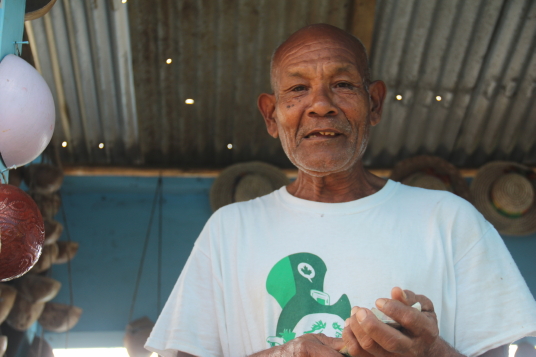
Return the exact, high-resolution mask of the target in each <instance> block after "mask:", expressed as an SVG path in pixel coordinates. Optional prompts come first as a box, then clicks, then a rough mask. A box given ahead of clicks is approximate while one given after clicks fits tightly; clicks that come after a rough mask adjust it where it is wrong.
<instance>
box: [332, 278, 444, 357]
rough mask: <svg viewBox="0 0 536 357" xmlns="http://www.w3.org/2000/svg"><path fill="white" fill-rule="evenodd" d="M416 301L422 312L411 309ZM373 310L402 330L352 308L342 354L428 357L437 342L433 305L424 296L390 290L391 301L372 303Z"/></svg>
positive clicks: (384, 300) (361, 309)
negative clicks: (374, 304) (379, 312)
mask: <svg viewBox="0 0 536 357" xmlns="http://www.w3.org/2000/svg"><path fill="white" fill-rule="evenodd" d="M416 302H419V303H420V304H421V307H422V311H418V310H417V309H414V308H412V307H411V306H412V305H413V304H415V303H416ZM376 306H377V308H378V309H379V310H380V311H382V312H383V313H384V314H386V315H387V316H389V317H391V318H392V319H393V320H395V321H397V322H398V323H399V324H400V325H401V326H402V327H401V328H400V330H397V329H395V328H393V327H391V326H388V325H386V324H385V323H383V322H381V321H380V320H378V319H377V318H376V316H375V315H374V314H373V313H372V312H371V311H370V310H369V309H365V308H361V307H357V306H356V307H354V308H352V316H351V317H350V318H348V319H347V320H346V326H345V328H344V331H343V334H342V338H343V341H344V344H345V348H343V350H342V352H344V353H345V354H347V355H350V356H353V357H369V356H375V357H391V356H404V357H428V356H431V355H433V353H432V352H433V349H434V348H436V345H437V343H438V342H439V341H440V339H439V329H438V327H437V317H436V314H435V312H434V305H433V304H432V302H431V301H430V299H428V298H427V297H426V296H424V295H416V294H414V293H413V292H412V291H409V290H405V291H404V290H402V289H400V288H393V290H392V291H391V299H378V300H376Z"/></svg>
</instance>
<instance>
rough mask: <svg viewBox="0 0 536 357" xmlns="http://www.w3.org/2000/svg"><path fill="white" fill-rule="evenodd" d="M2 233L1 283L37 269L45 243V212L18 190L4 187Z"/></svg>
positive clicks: (1, 188) (0, 206) (1, 189)
mask: <svg viewBox="0 0 536 357" xmlns="http://www.w3.org/2000/svg"><path fill="white" fill-rule="evenodd" d="M0 231H1V233H0V234H1V236H0V240H1V243H2V246H1V249H0V281H7V280H11V279H14V278H17V277H19V276H21V275H23V274H25V273H26V272H27V271H28V270H30V269H31V268H32V267H33V266H34V264H35V263H36V262H37V260H38V259H39V256H40V255H41V249H42V247H43V243H44V242H45V224H44V223H43V217H42V216H41V212H39V208H37V204H36V203H35V202H34V200H32V198H31V197H30V196H29V195H28V194H27V193H26V192H24V191H23V190H21V189H20V188H18V187H15V186H12V185H0Z"/></svg>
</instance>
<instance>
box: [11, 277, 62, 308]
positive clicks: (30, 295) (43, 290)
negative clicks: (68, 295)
mask: <svg viewBox="0 0 536 357" xmlns="http://www.w3.org/2000/svg"><path fill="white" fill-rule="evenodd" d="M14 285H15V287H16V288H17V290H18V291H19V295H22V296H23V297H25V298H26V299H27V300H29V301H31V302H34V303H35V302H47V301H50V300H52V299H54V297H55V296H56V295H57V294H58V292H59V291H60V288H61V283H60V282H59V281H57V280H55V279H52V278H49V277H48V276H42V275H36V274H26V275H25V276H23V277H22V278H20V279H17V280H15V281H14Z"/></svg>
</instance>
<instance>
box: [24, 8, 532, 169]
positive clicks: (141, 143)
mask: <svg viewBox="0 0 536 357" xmlns="http://www.w3.org/2000/svg"><path fill="white" fill-rule="evenodd" d="M362 1H363V0H337V1H330V0H314V1H313V0H155V1H141V0H129V2H128V3H127V4H121V2H120V0H109V1H108V0H92V1H84V2H80V1H77V0H61V1H58V4H57V5H56V6H55V7H54V9H53V11H52V13H51V14H50V19H49V22H50V23H49V24H48V25H47V20H46V18H45V19H44V20H37V21H34V22H33V23H35V24H34V26H33V27H34V29H35V30H34V32H35V42H36V45H37V52H38V54H39V58H40V62H41V67H42V69H43V74H44V76H45V78H46V79H47V81H48V82H49V83H52V86H53V87H54V86H55V81H56V82H57V81H58V80H57V79H55V77H54V76H53V74H54V71H53V63H54V58H53V56H52V57H51V55H50V53H48V52H50V51H51V48H52V47H53V46H51V44H50V42H51V39H53V40H54V41H55V42H56V45H55V46H56V50H55V52H56V55H57V62H58V63H59V68H60V71H61V81H62V83H63V86H64V90H63V91H64V101H65V105H64V106H63V107H64V108H65V110H64V112H65V113H63V117H59V119H58V120H59V125H58V128H59V129H58V131H57V133H56V136H55V140H56V142H57V143H61V141H63V140H67V139H69V137H70V139H69V140H71V142H70V145H69V146H68V147H67V148H66V149H62V152H63V155H62V157H63V159H64V161H66V162H67V163H71V164H78V165H84V164H102V163H107V164H110V165H131V164H136V163H139V164H144V165H147V166H155V165H157V166H167V167H180V168H187V167H203V168H221V167H225V166H227V165H229V164H232V163H235V162H241V161H247V160H263V161H267V162H271V163H274V164H276V165H279V166H281V167H290V163H289V161H288V160H287V159H286V157H285V155H284V153H283V151H282V150H281V148H280V145H279V142H278V141H277V140H275V139H272V138H271V137H269V136H268V134H267V133H266V130H265V128H264V124H263V121H262V118H261V116H260V114H259V113H258V111H257V108H256V99H257V96H258V94H259V93H261V92H263V91H269V77H268V69H269V68H268V67H269V61H270V56H271V53H272V51H273V49H274V48H275V47H276V46H277V45H278V44H279V43H280V42H282V41H283V40H284V39H285V38H286V37H287V36H288V35H289V34H290V33H292V32H293V31H295V30H297V29H299V28H300V27H302V26H305V25H306V24H310V23H318V22H327V23H330V24H333V25H335V26H338V27H341V28H345V29H352V28H355V25H356V24H354V23H352V21H354V18H355V16H354V14H353V12H354V11H355V9H356V4H357V3H359V2H362ZM127 8H128V19H127V17H126V9H127ZM69 19H70V20H69ZM69 23H71V25H69ZM129 26H130V29H129ZM127 31H129V33H128V32H127ZM129 34H130V36H129ZM73 39H74V46H73ZM128 41H130V42H131V47H130V44H128ZM535 44H536V2H535V1H532V0H471V1H465V0H377V1H376V17H375V29H374V41H373V47H372V53H371V65H372V70H373V74H374V77H375V78H378V79H383V80H385V82H386V83H387V86H388V89H389V92H388V97H387V100H386V105H385V111H384V116H383V120H382V123H380V124H379V125H378V126H377V127H376V128H374V130H373V135H372V138H371V142H370V147H369V149H368V152H367V153H366V157H365V163H366V164H367V165H369V166H372V167H391V166H392V165H393V164H394V163H395V162H397V161H398V160H400V159H402V158H405V157H409V156H413V155H415V154H424V153H426V154H433V155H439V156H441V157H443V158H446V159H448V160H449V161H451V162H452V163H454V164H456V165H458V166H464V167H478V166H480V165H482V164H483V163H485V162H487V161H490V160H494V159H508V160H514V161H518V162H523V163H525V164H530V165H534V164H536V145H535V142H536V140H535V138H536V104H535V102H536V101H535V100H534V99H535V97H536V51H535ZM73 49H74V50H73ZM130 49H131V52H130ZM47 51H48V52H47ZM130 56H132V62H131V63H132V68H131V67H130ZM167 59H171V60H172V62H171V63H170V64H167V63H166V60H167ZM76 63H78V65H77V64H76ZM132 77H133V81H134V85H132ZM134 88H135V98H136V100H135V106H134V102H133V96H134ZM80 93H82V94H80ZM56 95H57V94H56ZM397 95H400V96H401V98H402V99H401V100H397V99H396V96H397ZM437 96H440V97H441V101H437V100H436V97H437ZM188 98H192V99H194V100H195V104H193V105H187V104H185V100H186V99H188ZM100 142H103V143H105V149H103V150H99V149H98V147H97V145H98V143H100ZM228 144H232V145H233V148H232V150H229V149H228V148H227V147H228Z"/></svg>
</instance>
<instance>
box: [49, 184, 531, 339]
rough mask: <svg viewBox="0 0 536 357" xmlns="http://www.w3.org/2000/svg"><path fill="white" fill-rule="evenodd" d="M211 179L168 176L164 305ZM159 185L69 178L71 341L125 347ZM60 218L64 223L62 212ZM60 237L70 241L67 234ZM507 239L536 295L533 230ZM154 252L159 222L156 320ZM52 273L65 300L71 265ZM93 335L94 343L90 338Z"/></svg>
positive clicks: (144, 298)
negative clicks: (74, 248)
mask: <svg viewBox="0 0 536 357" xmlns="http://www.w3.org/2000/svg"><path fill="white" fill-rule="evenodd" d="M212 182H213V179H201V178H164V215H163V227H164V229H163V232H164V234H163V248H164V249H163V274H162V275H163V276H162V300H163V301H162V304H163V303H165V300H166V298H167V296H168V295H169V293H170V292H171V289H172V288H173V285H174V284H175V281H176V279H177V277H178V276H179V273H180V271H181V269H182V267H183V266H184V264H185V262H186V259H187V258H188V255H189V253H190V250H191V249H192V247H193V244H194V241H195V239H196V238H197V236H198V234H199V233H200V232H201V229H202V228H203V225H204V224H205V222H206V220H207V219H208V218H209V217H210V214H211V210H210V205H209V198H208V195H209V190H210V186H211V184H212ZM156 183H157V179H156V178H132V177H72V176H71V177H66V178H65V182H64V185H63V187H62V195H63V206H64V209H65V212H66V214H67V223H68V225H69V229H70V233H71V237H72V239H73V240H75V241H77V242H79V243H80V250H79V252H78V255H77V256H76V257H75V258H74V259H73V261H72V276H73V290H74V301H75V304H76V305H78V306H80V307H82V308H83V309H84V314H83V315H82V318H81V320H80V322H79V323H78V325H77V326H76V327H75V328H74V329H73V330H72V332H71V333H72V337H71V340H73V337H76V336H79V339H81V340H82V341H86V342H87V344H88V345H95V344H97V345H98V344H99V343H101V342H99V341H104V335H103V334H102V333H100V334H99V333H97V332H98V331H115V332H110V333H109V334H108V335H109V336H112V335H113V336H116V337H115V338H114V339H112V342H110V341H108V342H106V343H105V342H102V344H103V345H105V344H106V345H110V344H111V345H113V344H117V345H120V344H121V336H122V332H121V331H123V330H124V328H125V325H126V323H127V319H128V313H129V308H130V304H131V300H132V294H133V291H134V284H135V280H136V274H137V271H138V267H139V261H140V257H141V253H142V247H143V241H144V238H145V233H146V230H147V226H148V221H149V213H150V208H151V203H152V199H153V194H154V189H155V187H156ZM57 219H58V220H59V221H62V220H61V215H58V217H57ZM62 239H66V238H65V233H64V236H63V237H62ZM504 239H505V242H506V245H507V246H508V249H509V250H510V252H511V253H512V255H513V257H514V259H515V260H516V262H517V264H518V266H519V268H520V270H521V273H522V274H523V276H524V277H525V279H526V281H527V283H528V285H529V287H530V289H531V291H532V294H533V295H536V259H535V258H534V256H535V253H536V235H533V236H529V237H504ZM156 257H157V236H156V225H154V226H153V234H152V237H151V241H150V244H149V249H148V252H147V258H146V262H145V269H144V274H143V276H142V280H141V288H140V291H139V295H138V299H137V304H136V309H135V312H134V318H137V317H141V316H143V315H147V316H149V317H150V318H151V319H153V320H155V319H156V317H157V309H156V296H157V294H156V286H157V285H156V272H157V265H156ZM52 276H53V277H54V278H56V279H58V280H60V281H61V282H62V283H63V288H62V289H61V291H60V293H59V295H58V296H57V298H56V299H55V301H57V302H64V303H68V302H69V290H68V279H67V276H68V275H67V265H55V266H54V267H53V271H52ZM77 333H78V335H77ZM114 334H115V335H114ZM90 335H91V336H96V337H95V338H96V340H95V341H92V342H89V340H88V337H87V336H90ZM80 336H82V337H80ZM62 338H64V337H63V336H62V335H55V336H52V339H53V340H54V341H55V343H54V344H55V345H58V341H60V342H59V345H61V344H62V343H63V342H61V341H63V340H62ZM73 347H75V346H73Z"/></svg>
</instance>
